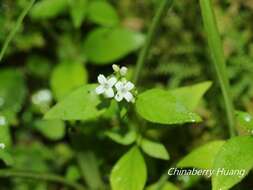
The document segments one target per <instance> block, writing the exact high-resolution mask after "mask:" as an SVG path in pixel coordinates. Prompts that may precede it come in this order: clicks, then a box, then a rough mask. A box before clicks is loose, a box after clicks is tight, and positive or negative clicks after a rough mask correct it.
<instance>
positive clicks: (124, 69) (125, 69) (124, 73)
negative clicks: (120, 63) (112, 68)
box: [119, 67, 127, 76]
mask: <svg viewBox="0 0 253 190" xmlns="http://www.w3.org/2000/svg"><path fill="white" fill-rule="evenodd" d="M119 72H120V74H121V75H122V76H125V75H126V74H127V68H126V67H121V68H120V71H119Z"/></svg>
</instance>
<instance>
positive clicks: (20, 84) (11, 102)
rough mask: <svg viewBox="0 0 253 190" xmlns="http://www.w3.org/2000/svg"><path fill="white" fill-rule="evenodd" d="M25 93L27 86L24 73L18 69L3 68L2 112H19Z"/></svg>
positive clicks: (0, 107) (0, 104)
mask: <svg viewBox="0 0 253 190" xmlns="http://www.w3.org/2000/svg"><path fill="white" fill-rule="evenodd" d="M17 92H18V93H17ZM25 95H26V87H25V81H24V78H23V75H22V73H21V72H19V71H18V70H9V69H5V70H1V71H0V112H6V111H7V112H13V113H17V112H19V111H20V110H21V108H22V104H23V102H24V99H25Z"/></svg>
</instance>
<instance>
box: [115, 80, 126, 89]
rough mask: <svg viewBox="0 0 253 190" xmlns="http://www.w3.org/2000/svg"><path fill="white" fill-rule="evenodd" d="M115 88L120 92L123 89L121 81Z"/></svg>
mask: <svg viewBox="0 0 253 190" xmlns="http://www.w3.org/2000/svg"><path fill="white" fill-rule="evenodd" d="M115 87H116V89H117V90H121V89H122V88H123V87H124V85H123V83H122V82H121V81H119V82H117V83H116V84H115Z"/></svg>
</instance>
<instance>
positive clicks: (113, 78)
mask: <svg viewBox="0 0 253 190" xmlns="http://www.w3.org/2000/svg"><path fill="white" fill-rule="evenodd" d="M116 82H117V79H116V78H115V77H111V78H110V79H109V80H108V84H109V86H110V87H113V86H114V85H115V83H116Z"/></svg>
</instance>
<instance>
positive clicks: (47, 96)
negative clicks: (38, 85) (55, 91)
mask: <svg viewBox="0 0 253 190" xmlns="http://www.w3.org/2000/svg"><path fill="white" fill-rule="evenodd" d="M52 99H53V96H52V93H51V91H50V90H48V89H42V90H39V91H38V92H36V93H35V94H33V95H32V103H34V104H35V105H40V104H48V103H50V102H51V101H52Z"/></svg>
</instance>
